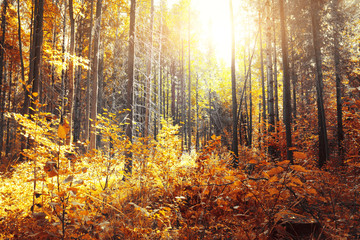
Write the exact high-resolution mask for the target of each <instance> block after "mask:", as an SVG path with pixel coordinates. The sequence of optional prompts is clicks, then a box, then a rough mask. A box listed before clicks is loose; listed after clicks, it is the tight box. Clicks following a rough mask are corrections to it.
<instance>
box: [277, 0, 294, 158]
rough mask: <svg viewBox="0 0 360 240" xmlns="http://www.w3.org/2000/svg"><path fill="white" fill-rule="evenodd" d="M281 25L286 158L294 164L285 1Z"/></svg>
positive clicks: (281, 1)
mask: <svg viewBox="0 0 360 240" xmlns="http://www.w3.org/2000/svg"><path fill="white" fill-rule="evenodd" d="M279 3H280V24H281V49H282V60H283V75H284V76H283V95H284V101H283V102H284V123H285V129H286V158H287V160H290V162H291V163H293V154H292V150H291V147H292V139H291V92H290V72H289V57H288V56H289V55H288V42H287V41H288V40H287V33H286V18H285V13H284V0H280V2H279Z"/></svg>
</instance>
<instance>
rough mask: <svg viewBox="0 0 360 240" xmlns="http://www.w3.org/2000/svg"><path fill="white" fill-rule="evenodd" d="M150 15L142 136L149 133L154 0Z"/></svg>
mask: <svg viewBox="0 0 360 240" xmlns="http://www.w3.org/2000/svg"><path fill="white" fill-rule="evenodd" d="M150 11H151V13H150V14H151V15H150V43H149V48H150V49H149V53H148V59H147V64H146V100H145V128H144V137H147V136H148V134H149V123H150V99H151V80H152V74H151V70H152V58H153V34H154V33H153V32H154V0H151V10H150Z"/></svg>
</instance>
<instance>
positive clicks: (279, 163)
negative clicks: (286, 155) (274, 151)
mask: <svg viewBox="0 0 360 240" xmlns="http://www.w3.org/2000/svg"><path fill="white" fill-rule="evenodd" d="M289 163H290V161H289V160H284V161H281V162H278V163H276V164H277V165H279V166H282V165H287V164H289Z"/></svg>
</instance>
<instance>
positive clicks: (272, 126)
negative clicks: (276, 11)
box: [266, 0, 275, 132]
mask: <svg viewBox="0 0 360 240" xmlns="http://www.w3.org/2000/svg"><path fill="white" fill-rule="evenodd" d="M270 13H271V8H270V0H268V1H267V2H266V24H267V29H266V65H267V66H266V67H267V80H268V101H269V102H268V110H269V132H273V131H274V130H275V110H274V79H273V62H272V46H271V42H272V41H271V39H272V34H271V21H270Z"/></svg>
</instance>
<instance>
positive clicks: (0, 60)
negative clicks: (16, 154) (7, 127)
mask: <svg viewBox="0 0 360 240" xmlns="http://www.w3.org/2000/svg"><path fill="white" fill-rule="evenodd" d="M7 7H8V2H7V0H4V1H3V4H2V13H1V38H0V46H1V49H0V87H1V91H0V95H2V92H3V89H2V88H3V86H2V85H3V71H4V67H5V61H4V55H5V51H4V43H5V34H6V10H7ZM0 98H1V100H0V106H1V108H0V121H1V122H0V157H1V152H2V149H3V148H2V146H3V132H4V129H3V125H4V124H3V115H4V109H2V106H3V101H5V99H3V98H2V97H1V96H0Z"/></svg>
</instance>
